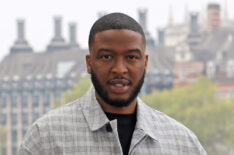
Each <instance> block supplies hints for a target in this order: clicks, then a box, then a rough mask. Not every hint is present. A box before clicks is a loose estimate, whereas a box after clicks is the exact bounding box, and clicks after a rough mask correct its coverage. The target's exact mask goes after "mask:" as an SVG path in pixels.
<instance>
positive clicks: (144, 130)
mask: <svg viewBox="0 0 234 155" xmlns="http://www.w3.org/2000/svg"><path fill="white" fill-rule="evenodd" d="M145 48H146V40H145V35H144V32H143V30H142V28H141V26H140V25H139V24H138V23H137V22H136V21H135V20H134V19H133V18H131V17H129V16H127V15H125V14H122V13H112V14H108V15H106V16H103V17H102V18H100V19H99V20H97V21H96V22H95V23H94V25H93V27H92V28H91V30H90V35H89V50H90V53H89V54H88V55H87V56H86V63H87V71H88V73H90V74H91V80H92V83H93V86H94V88H92V89H91V90H90V91H89V92H88V93H87V94H86V95H85V96H84V97H82V98H80V99H78V100H76V101H74V102H72V103H69V104H67V105H65V106H63V107H61V108H59V109H56V110H52V111H50V112H49V113H47V114H46V115H45V116H43V117H42V118H40V119H39V120H37V121H36V122H35V123H34V124H33V126H32V127H31V129H30V130H29V131H28V132H27V134H26V136H25V139H24V141H23V142H22V145H21V146H20V149H19V154H24V155H30V154H33V155H34V154H35V155H37V154H40V155H52V154H57V155H59V154H66V155H70V154H71V155H73V154H93V155H96V154H100V155H109V154H115V155H119V154H124V155H127V154H134V155H135V154H145V155H146V154H147V155H148V154H157V155H159V154H163V155H169V154H170V155H182V154H190V155H198V154H202V155H203V154H206V152H205V151H204V149H203V148H202V146H201V145H200V143H199V141H198V139H197V138H196V136H195V135H194V134H193V133H192V132H191V131H190V130H189V129H187V128H186V127H184V126H183V125H181V124H180V123H178V122H176V121H175V120H173V119H172V118H170V117H168V116H166V115H165V114H163V113H161V112H159V111H156V110H153V109H151V108H150V107H148V106H147V105H145V104H144V103H143V102H142V101H141V100H140V99H139V98H137V94H138V93H139V91H140V89H141V86H142V84H143V81H144V75H145V72H146V70H147V63H148V55H147V54H146V53H145Z"/></svg>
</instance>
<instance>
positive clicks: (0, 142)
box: [0, 126, 7, 151]
mask: <svg viewBox="0 0 234 155" xmlns="http://www.w3.org/2000/svg"><path fill="white" fill-rule="evenodd" d="M6 133H7V128H6V127H5V126H0V151H1V150H2V148H5V147H6Z"/></svg>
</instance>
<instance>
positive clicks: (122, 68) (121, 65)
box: [112, 58, 128, 75]
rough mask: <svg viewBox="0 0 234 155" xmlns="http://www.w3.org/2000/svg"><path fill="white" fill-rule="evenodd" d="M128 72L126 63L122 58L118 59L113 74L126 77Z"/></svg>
mask: <svg viewBox="0 0 234 155" xmlns="http://www.w3.org/2000/svg"><path fill="white" fill-rule="evenodd" d="M127 72H128V69H127V66H126V63H125V62H124V60H123V59H122V58H118V59H116V61H115V62H114V64H113V67H112V73H114V74H117V75H124V74H126V73H127Z"/></svg>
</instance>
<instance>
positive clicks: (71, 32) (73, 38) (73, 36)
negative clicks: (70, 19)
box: [69, 23, 79, 48]
mask: <svg viewBox="0 0 234 155" xmlns="http://www.w3.org/2000/svg"><path fill="white" fill-rule="evenodd" d="M69 37H70V40H69V41H70V46H71V48H77V47H79V45H78V44H77V40H76V23H70V24H69Z"/></svg>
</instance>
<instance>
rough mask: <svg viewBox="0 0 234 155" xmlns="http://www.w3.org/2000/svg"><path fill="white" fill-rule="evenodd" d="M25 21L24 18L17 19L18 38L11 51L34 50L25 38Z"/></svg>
mask: <svg viewBox="0 0 234 155" xmlns="http://www.w3.org/2000/svg"><path fill="white" fill-rule="evenodd" d="M24 28H25V22H24V20H23V19H18V20H17V39H16V41H15V43H14V45H13V46H12V47H11V49H10V53H22V52H32V48H31V47H30V46H29V45H28V42H27V41H26V40H25V31H24Z"/></svg>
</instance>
